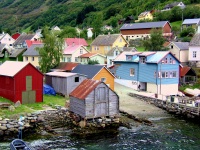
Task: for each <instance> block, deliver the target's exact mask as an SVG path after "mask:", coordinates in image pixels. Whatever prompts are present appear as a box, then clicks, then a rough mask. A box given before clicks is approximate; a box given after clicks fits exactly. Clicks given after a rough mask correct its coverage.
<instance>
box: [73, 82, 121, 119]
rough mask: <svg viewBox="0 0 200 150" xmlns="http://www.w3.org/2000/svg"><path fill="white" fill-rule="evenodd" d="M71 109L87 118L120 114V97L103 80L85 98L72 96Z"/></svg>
mask: <svg viewBox="0 0 200 150" xmlns="http://www.w3.org/2000/svg"><path fill="white" fill-rule="evenodd" d="M70 111H72V112H74V113H76V114H79V115H80V116H81V117H83V118H86V119H91V118H98V117H106V116H115V115H119V97H118V95H117V94H116V93H115V92H114V91H113V90H111V89H110V88H109V87H108V86H107V85H106V84H105V83H103V82H101V83H100V84H98V86H97V87H96V88H95V89H93V90H92V91H91V92H90V93H89V94H88V95H87V97H86V98H85V99H83V100H82V99H78V98H76V97H73V96H70Z"/></svg>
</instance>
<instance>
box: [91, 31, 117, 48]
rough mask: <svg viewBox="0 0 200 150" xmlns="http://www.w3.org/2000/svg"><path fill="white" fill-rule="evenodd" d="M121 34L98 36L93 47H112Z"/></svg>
mask: <svg viewBox="0 0 200 150" xmlns="http://www.w3.org/2000/svg"><path fill="white" fill-rule="evenodd" d="M119 36H121V34H110V35H99V36H97V37H96V38H95V39H94V41H93V42H92V43H91V45H94V46H111V45H113V43H114V42H115V41H116V40H117V38H118V37H119Z"/></svg>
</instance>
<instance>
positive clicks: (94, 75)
mask: <svg viewBox="0 0 200 150" xmlns="http://www.w3.org/2000/svg"><path fill="white" fill-rule="evenodd" d="M72 72H73V73H79V74H84V75H86V76H87V78H88V79H93V80H98V81H103V82H105V84H106V85H108V86H109V87H110V88H111V89H112V90H114V79H115V76H114V75H113V74H112V73H111V72H110V71H109V70H108V69H107V68H106V67H105V66H104V65H82V64H79V65H77V66H76V67H75V68H74V69H73V70H72Z"/></svg>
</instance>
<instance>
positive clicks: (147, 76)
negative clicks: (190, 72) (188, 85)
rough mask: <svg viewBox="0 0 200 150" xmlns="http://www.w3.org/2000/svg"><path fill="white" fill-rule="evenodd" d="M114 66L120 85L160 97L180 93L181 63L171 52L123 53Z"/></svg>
mask: <svg viewBox="0 0 200 150" xmlns="http://www.w3.org/2000/svg"><path fill="white" fill-rule="evenodd" d="M114 64H115V67H116V71H115V76H116V77H117V79H116V82H118V83H120V84H123V85H125V86H128V87H131V88H133V89H135V90H138V87H140V90H144V91H147V92H152V93H155V94H158V95H175V94H177V93H178V84H179V65H180V62H179V60H178V59H177V58H176V57H174V55H173V54H171V52H169V51H158V52H123V53H121V54H120V55H119V56H118V57H117V58H116V59H115V60H114ZM139 85H140V86H139Z"/></svg>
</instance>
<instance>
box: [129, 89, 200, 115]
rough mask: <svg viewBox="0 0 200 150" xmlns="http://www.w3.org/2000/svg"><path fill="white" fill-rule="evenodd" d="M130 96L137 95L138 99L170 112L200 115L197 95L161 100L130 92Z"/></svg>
mask: <svg viewBox="0 0 200 150" xmlns="http://www.w3.org/2000/svg"><path fill="white" fill-rule="evenodd" d="M129 96H131V97H137V98H138V99H141V100H143V101H145V102H147V103H148V104H153V105H155V106H157V107H159V108H162V109H164V110H166V111H168V112H169V113H174V114H177V115H184V116H187V117H188V118H196V117H200V104H196V105H195V103H194V102H195V100H196V98H195V97H193V98H188V97H176V101H174V100H171V99H167V100H161V99H157V98H152V97H148V96H143V95H139V94H135V93H129Z"/></svg>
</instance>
